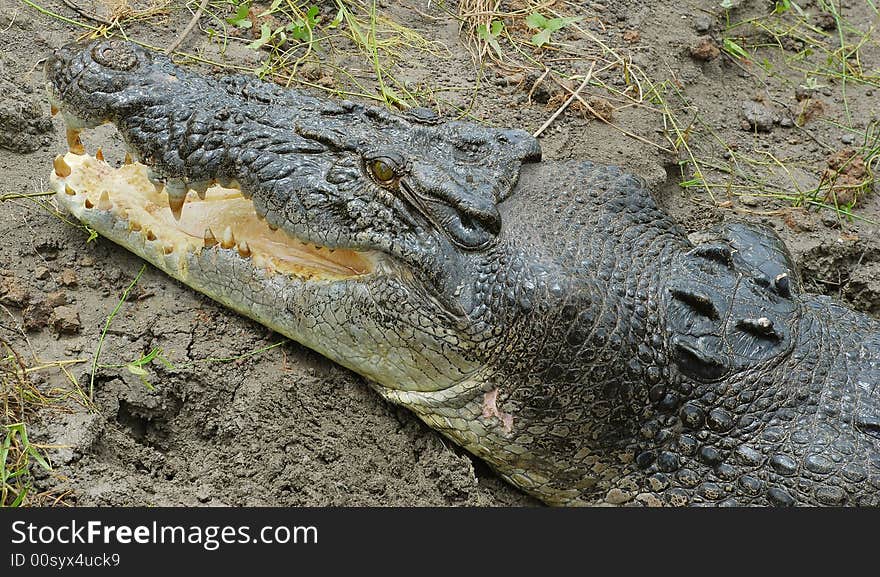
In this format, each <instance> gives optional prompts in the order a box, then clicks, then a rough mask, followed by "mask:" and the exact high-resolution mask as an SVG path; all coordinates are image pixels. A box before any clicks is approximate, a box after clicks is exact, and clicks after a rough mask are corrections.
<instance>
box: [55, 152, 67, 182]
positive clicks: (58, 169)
mask: <svg viewBox="0 0 880 577" xmlns="http://www.w3.org/2000/svg"><path fill="white" fill-rule="evenodd" d="M52 165H53V166H54V167H55V174H57V175H58V176H60V177H61V178H67V177H68V176H70V173H71V170H70V165H69V164H67V163H66V162H64V157H63V156H56V157H55V160H54V161H52Z"/></svg>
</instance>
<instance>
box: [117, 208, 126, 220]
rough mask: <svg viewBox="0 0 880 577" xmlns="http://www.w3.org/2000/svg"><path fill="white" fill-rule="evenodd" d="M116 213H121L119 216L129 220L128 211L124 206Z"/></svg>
mask: <svg viewBox="0 0 880 577" xmlns="http://www.w3.org/2000/svg"><path fill="white" fill-rule="evenodd" d="M116 214H118V215H119V218H121V219H122V220H128V211H127V210H125V209H124V208H120V209H119V210H118V211H117V212H116Z"/></svg>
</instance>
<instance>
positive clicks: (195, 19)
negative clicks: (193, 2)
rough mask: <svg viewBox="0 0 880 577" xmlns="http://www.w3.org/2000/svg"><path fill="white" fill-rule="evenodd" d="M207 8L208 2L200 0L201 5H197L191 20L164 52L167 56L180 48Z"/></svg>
mask: <svg viewBox="0 0 880 577" xmlns="http://www.w3.org/2000/svg"><path fill="white" fill-rule="evenodd" d="M207 6H208V0H202V3H201V4H199V8H198V9H197V10H196V11H195V14H193V16H192V18H191V19H190V21H189V24H187V25H186V28H184V29H183V32H181V33H180V36H178V37H177V40H175V41H174V42H172V43H171V46H169V47H168V50H167V51H166V53H167V54H171V53H172V52H174V51H175V50H177V48H178V46H180V45H181V44H182V43H183V41H184V40H186V37H187V36H189V33H190V32H192V29H193V28H195V27H196V24H198V23H199V18H201V17H202V13H203V12H204V11H205V8H207Z"/></svg>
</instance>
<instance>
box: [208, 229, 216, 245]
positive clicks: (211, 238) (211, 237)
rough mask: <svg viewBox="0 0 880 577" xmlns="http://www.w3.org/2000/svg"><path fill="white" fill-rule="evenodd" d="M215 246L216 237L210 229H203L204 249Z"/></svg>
mask: <svg viewBox="0 0 880 577" xmlns="http://www.w3.org/2000/svg"><path fill="white" fill-rule="evenodd" d="M215 244H217V237H215V236H214V231H212V230H211V229H210V228H206V229H205V248H211V247H212V246H214V245H215Z"/></svg>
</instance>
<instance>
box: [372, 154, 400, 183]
mask: <svg viewBox="0 0 880 577" xmlns="http://www.w3.org/2000/svg"><path fill="white" fill-rule="evenodd" d="M367 166H368V167H369V169H370V174H371V175H372V176H373V178H374V179H376V182H378V183H379V184H382V185H386V186H387V185H389V184H392V183H393V182H394V181H395V180H396V179H397V171H396V170H395V167H394V166H393V165H392V164H391V162H390V161H389V160H388V159H384V158H375V159H373V160H371V161H370V162H369V163H368V164H367Z"/></svg>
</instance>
